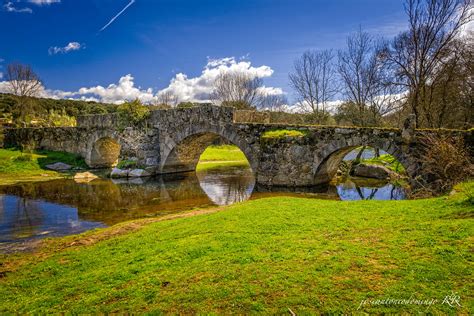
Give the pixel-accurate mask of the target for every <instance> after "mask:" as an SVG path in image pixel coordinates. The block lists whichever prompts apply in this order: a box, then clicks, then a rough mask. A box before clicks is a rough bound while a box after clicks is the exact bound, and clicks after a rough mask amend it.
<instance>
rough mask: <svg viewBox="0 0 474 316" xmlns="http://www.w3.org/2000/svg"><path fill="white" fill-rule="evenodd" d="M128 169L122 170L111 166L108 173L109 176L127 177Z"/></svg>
mask: <svg viewBox="0 0 474 316" xmlns="http://www.w3.org/2000/svg"><path fill="white" fill-rule="evenodd" d="M128 173H129V171H128V170H122V169H119V168H113V169H112V172H111V173H110V177H111V178H128Z"/></svg>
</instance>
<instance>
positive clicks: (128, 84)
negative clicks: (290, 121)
mask: <svg viewBox="0 0 474 316" xmlns="http://www.w3.org/2000/svg"><path fill="white" fill-rule="evenodd" d="M227 71H242V72H246V73H248V74H250V75H251V76H252V77H258V78H265V77H270V76H271V75H272V74H273V70H272V69H271V68H270V67H268V66H260V67H253V66H252V65H251V63H250V62H249V61H242V60H241V61H236V60H235V58H233V57H229V58H222V59H212V60H211V59H210V60H208V63H207V64H206V66H205V67H204V69H203V71H202V72H201V75H200V76H198V77H194V78H188V76H187V75H186V74H183V73H179V74H177V75H176V76H175V77H174V78H173V79H172V80H171V82H170V84H169V86H168V87H167V88H165V89H162V90H160V91H156V92H154V91H153V89H152V88H148V89H142V88H141V87H136V86H135V83H134V77H133V76H132V75H131V74H128V75H125V76H123V77H121V78H120V80H119V82H118V83H117V84H115V83H114V84H110V85H108V86H106V87H104V86H101V85H98V86H95V87H83V88H80V89H79V90H77V91H74V92H71V91H62V90H50V89H45V88H44V87H43V88H42V89H41V92H40V96H41V97H45V98H53V99H79V100H85V101H100V102H105V103H115V104H119V103H123V102H125V101H131V100H134V99H137V98H138V99H140V100H141V101H142V102H144V103H154V102H155V101H157V99H158V97H157V95H159V94H160V93H164V92H172V93H173V95H176V96H177V97H178V100H179V102H184V101H191V102H210V97H209V96H210V94H211V92H212V89H213V84H214V80H215V79H216V77H217V76H218V75H219V74H220V73H221V72H227ZM7 88H8V87H7V83H6V82H5V81H3V82H1V81H0V92H7V91H8V89H7ZM260 89H261V90H262V91H263V92H265V93H266V94H267V95H275V94H284V92H283V90H282V89H280V88H275V87H266V86H264V87H262V88H260Z"/></svg>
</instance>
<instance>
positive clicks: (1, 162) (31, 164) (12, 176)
mask: <svg viewBox="0 0 474 316" xmlns="http://www.w3.org/2000/svg"><path fill="white" fill-rule="evenodd" d="M55 162H64V163H67V164H70V165H72V166H74V167H86V165H85V163H84V161H83V160H82V159H81V158H78V157H77V156H75V155H71V154H68V153H62V152H52V151H36V152H33V153H23V152H21V151H19V150H16V149H0V185H4V184H12V183H16V182H21V181H41V180H51V179H57V178H61V177H64V174H61V173H58V172H55V171H51V170H47V169H46V165H48V164H51V163H55Z"/></svg>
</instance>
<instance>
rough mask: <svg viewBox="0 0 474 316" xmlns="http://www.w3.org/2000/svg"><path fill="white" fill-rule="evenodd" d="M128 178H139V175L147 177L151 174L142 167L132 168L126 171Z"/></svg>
mask: <svg viewBox="0 0 474 316" xmlns="http://www.w3.org/2000/svg"><path fill="white" fill-rule="evenodd" d="M128 176H129V177H130V178H141V177H149V176H151V174H150V173H149V172H148V171H146V170H144V169H133V170H132V171H130V172H129V173H128Z"/></svg>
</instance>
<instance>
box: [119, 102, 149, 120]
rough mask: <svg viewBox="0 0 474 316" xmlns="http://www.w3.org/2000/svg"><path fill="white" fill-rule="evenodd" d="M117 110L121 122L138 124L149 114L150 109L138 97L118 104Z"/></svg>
mask: <svg viewBox="0 0 474 316" xmlns="http://www.w3.org/2000/svg"><path fill="white" fill-rule="evenodd" d="M117 112H118V114H119V117H120V121H121V123H122V124H124V125H125V126H130V125H139V124H141V123H143V122H144V121H145V120H146V119H147V118H148V117H149V116H150V109H149V108H148V107H147V106H145V105H143V104H142V103H141V102H140V100H139V99H135V100H134V101H131V102H125V103H122V104H120V105H119V106H118V108H117Z"/></svg>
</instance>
